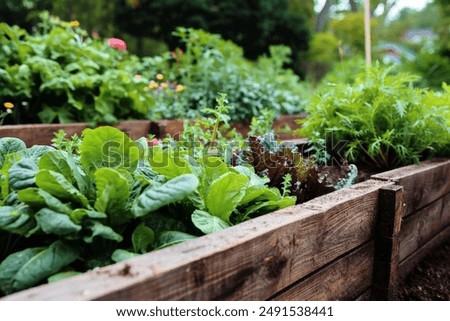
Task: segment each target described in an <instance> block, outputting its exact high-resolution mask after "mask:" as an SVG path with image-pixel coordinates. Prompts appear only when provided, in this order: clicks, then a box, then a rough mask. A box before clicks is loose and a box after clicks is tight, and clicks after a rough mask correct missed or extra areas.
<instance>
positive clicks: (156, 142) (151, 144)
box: [147, 138, 160, 146]
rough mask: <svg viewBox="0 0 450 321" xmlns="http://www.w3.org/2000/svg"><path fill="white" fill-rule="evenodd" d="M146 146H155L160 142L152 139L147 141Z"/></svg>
mask: <svg viewBox="0 0 450 321" xmlns="http://www.w3.org/2000/svg"><path fill="white" fill-rule="evenodd" d="M147 141H148V146H156V145H158V144H159V143H160V140H159V139H157V138H153V139H152V140H149V139H147Z"/></svg>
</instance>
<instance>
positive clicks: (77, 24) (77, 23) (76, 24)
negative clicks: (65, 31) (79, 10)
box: [70, 20, 80, 28]
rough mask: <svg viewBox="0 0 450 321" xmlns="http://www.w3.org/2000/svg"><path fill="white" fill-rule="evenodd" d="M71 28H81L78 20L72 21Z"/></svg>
mask: <svg viewBox="0 0 450 321" xmlns="http://www.w3.org/2000/svg"><path fill="white" fill-rule="evenodd" d="M70 26H71V27H74V28H76V27H79V26H80V23H79V22H78V21H77V20H72V21H71V22H70Z"/></svg>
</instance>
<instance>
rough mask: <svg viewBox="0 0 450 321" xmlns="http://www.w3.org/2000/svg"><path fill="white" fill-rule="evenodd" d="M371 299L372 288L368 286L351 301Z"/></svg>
mask: <svg viewBox="0 0 450 321" xmlns="http://www.w3.org/2000/svg"><path fill="white" fill-rule="evenodd" d="M371 299H372V289H371V288H369V289H367V290H366V291H364V292H363V293H361V294H360V295H358V296H357V297H356V298H354V299H353V300H352V301H370V300H371Z"/></svg>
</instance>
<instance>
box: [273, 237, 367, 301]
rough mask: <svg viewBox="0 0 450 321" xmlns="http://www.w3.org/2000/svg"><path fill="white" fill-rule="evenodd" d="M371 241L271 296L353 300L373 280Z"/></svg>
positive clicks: (289, 298) (294, 298)
mask: <svg viewBox="0 0 450 321" xmlns="http://www.w3.org/2000/svg"><path fill="white" fill-rule="evenodd" d="M374 244H375V242H374V241H371V242H369V243H366V244H364V245H362V246H361V247H358V248H357V249H355V250H352V251H350V252H349V253H347V254H345V255H344V256H342V257H339V258H338V259H336V260H335V261H333V262H331V263H330V264H327V265H326V266H324V267H323V268H321V269H320V270H318V271H316V272H314V273H313V274H312V275H308V276H306V277H305V278H303V279H302V280H300V281H299V282H297V283H295V284H293V285H291V286H290V287H288V288H287V289H286V290H283V291H282V292H280V293H277V294H276V295H275V296H274V297H272V298H271V300H279V301H306V300H309V301H330V300H353V299H354V298H356V297H359V295H360V294H361V293H363V292H364V291H366V290H367V289H368V288H369V287H370V286H371V284H372V271H373V258H374Z"/></svg>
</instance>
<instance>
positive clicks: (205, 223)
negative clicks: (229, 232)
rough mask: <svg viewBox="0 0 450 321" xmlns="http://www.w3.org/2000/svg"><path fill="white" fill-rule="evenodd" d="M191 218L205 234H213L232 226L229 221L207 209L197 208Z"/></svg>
mask: <svg viewBox="0 0 450 321" xmlns="http://www.w3.org/2000/svg"><path fill="white" fill-rule="evenodd" d="M191 218H192V222H193V223H194V225H195V227H197V228H198V229H199V230H200V231H202V232H203V233H205V234H211V233H214V232H218V231H220V230H223V229H226V228H227V227H230V224H228V223H227V222H225V221H223V220H221V219H220V218H218V217H217V216H213V215H211V214H209V213H208V212H205V211H200V210H195V211H194V213H192V216H191Z"/></svg>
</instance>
